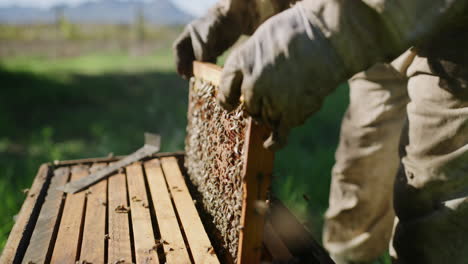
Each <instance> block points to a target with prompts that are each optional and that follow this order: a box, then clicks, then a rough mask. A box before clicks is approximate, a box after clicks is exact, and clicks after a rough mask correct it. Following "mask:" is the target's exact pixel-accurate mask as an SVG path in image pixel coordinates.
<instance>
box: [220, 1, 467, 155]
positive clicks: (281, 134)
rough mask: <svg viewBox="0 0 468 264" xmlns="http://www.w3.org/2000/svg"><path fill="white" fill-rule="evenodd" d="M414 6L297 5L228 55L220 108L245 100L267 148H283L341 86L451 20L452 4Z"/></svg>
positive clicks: (359, 3) (362, 3)
mask: <svg viewBox="0 0 468 264" xmlns="http://www.w3.org/2000/svg"><path fill="white" fill-rule="evenodd" d="M415 1H416V2H418V3H419V4H418V5H416V4H411V3H413V2H414V1H403V2H401V1H400V2H399V3H400V4H398V5H390V4H389V5H388V6H387V5H384V4H382V3H381V2H388V3H390V2H394V1H393V0H383V1H377V2H376V1H367V0H362V1H360V0H356V1H340V0H303V1H301V2H299V3H298V4H296V5H295V6H294V7H292V8H290V9H288V10H286V11H283V12H282V13H279V14H277V15H275V16H273V17H272V18H270V19H268V20H267V21H266V22H264V23H263V24H262V25H261V26H260V27H259V28H258V29H257V31H256V32H255V33H254V34H253V35H252V37H251V38H250V39H249V40H248V41H246V42H245V43H244V44H243V45H242V46H240V47H238V48H237V49H236V50H234V51H233V52H232V53H231V55H230V56H229V58H228V59H227V61H226V63H225V66H224V70H223V73H222V77H221V85H220V92H219V93H218V102H219V103H220V104H221V105H222V106H223V107H224V108H226V109H227V110H231V109H234V108H235V107H236V106H237V105H238V103H239V98H240V96H241V95H242V96H243V98H244V105H245V108H246V110H247V111H248V112H249V113H250V114H251V115H252V117H254V118H256V119H258V120H260V121H262V122H264V123H266V124H267V125H268V126H269V127H270V128H271V129H272V131H273V133H272V135H271V136H270V138H269V139H267V140H266V141H265V143H264V145H265V147H267V148H270V149H277V148H279V147H282V146H284V145H285V144H286V139H287V136H288V134H289V131H290V130H291V128H292V127H295V126H298V125H300V124H302V123H303V122H304V121H305V120H306V119H307V117H309V116H310V115H312V114H313V113H314V112H316V111H317V110H318V109H319V108H320V106H321V104H322V102H323V100H324V97H325V96H326V95H327V94H329V93H330V92H331V91H333V89H334V88H335V87H337V86H338V84H339V83H341V82H343V81H345V80H346V79H347V78H349V77H350V76H352V75H353V74H355V73H357V72H359V71H362V70H364V69H366V68H368V67H369V66H371V65H372V64H374V63H376V62H379V61H389V60H391V59H393V58H395V57H396V56H397V55H398V54H400V53H402V52H403V51H404V50H406V49H408V48H409V47H410V46H411V45H414V44H417V43H418V41H419V40H421V39H424V38H425V37H427V36H428V34H430V33H431V32H433V31H434V29H435V28H437V27H440V26H441V25H443V24H444V23H445V22H446V19H447V17H452V18H453V17H456V12H457V11H456V10H457V9H456V8H453V6H455V4H453V5H446V4H444V2H434V3H433V2H431V4H427V3H426V2H424V1H422V0H415ZM410 2H411V3H410ZM454 2H458V3H462V2H463V1H462V0H456V1H454ZM384 7H385V8H384ZM420 14H425V16H421V15H420ZM422 25H427V26H422Z"/></svg>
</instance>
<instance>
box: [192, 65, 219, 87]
mask: <svg viewBox="0 0 468 264" xmlns="http://www.w3.org/2000/svg"><path fill="white" fill-rule="evenodd" d="M222 70H223V69H222V68H221V67H220V66H218V65H216V64H212V63H207V62H200V61H194V62H193V75H194V76H195V77H196V78H199V79H202V80H204V81H207V82H209V83H211V84H212V85H214V86H219V84H220V83H221V72H222Z"/></svg>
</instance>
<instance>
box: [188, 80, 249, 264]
mask: <svg viewBox="0 0 468 264" xmlns="http://www.w3.org/2000/svg"><path fill="white" fill-rule="evenodd" d="M216 89H217V87H216V86H214V85H213V84H211V83H210V82H208V81H205V80H202V79H198V78H192V79H191V80H190V95H189V110H188V115H187V121H188V124H187V137H186V140H185V152H186V158H185V167H186V169H187V173H188V175H189V178H190V180H191V182H192V183H193V184H194V186H195V187H196V188H197V190H198V192H199V193H200V195H201V203H202V205H203V208H204V210H205V211H206V212H208V213H209V214H210V215H211V217H212V219H213V224H214V225H215V227H216V229H217V230H218V231H219V233H220V235H221V237H222V240H223V241H222V244H223V248H224V249H226V250H227V251H229V253H230V255H231V256H232V258H233V260H234V261H235V262H236V259H237V251H238V247H239V231H240V229H241V228H242V226H241V214H242V202H243V188H242V180H243V179H242V170H243V166H244V159H243V155H244V154H245V153H244V152H245V149H244V143H245V135H246V130H247V118H246V117H244V114H243V113H244V111H243V110H242V107H241V106H239V107H238V108H237V109H236V110H234V111H232V112H227V111H225V110H223V109H222V108H221V107H220V106H219V105H218V103H217V102H216V99H215V98H216Z"/></svg>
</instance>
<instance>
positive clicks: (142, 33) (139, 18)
mask: <svg viewBox="0 0 468 264" xmlns="http://www.w3.org/2000/svg"><path fill="white" fill-rule="evenodd" d="M135 18H136V19H135V20H136V33H137V39H138V42H140V44H141V43H144V42H145V40H146V33H147V32H146V31H147V29H146V18H145V13H144V9H143V3H141V2H139V3H138V4H137V8H136V12H135Z"/></svg>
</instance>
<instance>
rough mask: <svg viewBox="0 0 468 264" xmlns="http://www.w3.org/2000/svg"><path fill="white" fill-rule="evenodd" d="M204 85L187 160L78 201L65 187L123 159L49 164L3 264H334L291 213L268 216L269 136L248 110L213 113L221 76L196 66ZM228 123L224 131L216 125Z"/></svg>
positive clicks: (120, 176) (159, 162)
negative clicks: (246, 113) (266, 146)
mask: <svg viewBox="0 0 468 264" xmlns="http://www.w3.org/2000/svg"><path fill="white" fill-rule="evenodd" d="M195 75H196V78H198V79H199V83H197V82H196V81H195V80H193V81H192V84H191V89H190V90H191V91H190V93H191V94H190V107H189V111H188V135H187V142H186V143H187V153H186V155H184V153H183V152H179V153H160V154H155V155H152V156H150V157H147V158H145V159H144V160H141V161H139V162H136V163H134V164H131V165H129V166H127V167H125V168H123V169H122V170H121V171H119V172H117V173H115V174H113V175H111V176H110V177H109V178H107V179H105V180H103V181H100V182H99V183H97V184H95V185H93V186H91V187H89V188H88V189H86V190H84V191H82V192H79V193H77V194H65V193H63V192H62V191H59V190H57V187H60V186H62V185H64V184H65V183H67V182H69V181H71V180H76V179H80V178H82V177H86V176H87V175H88V174H89V173H91V172H92V171H94V170H97V169H99V168H103V167H105V166H107V165H109V164H111V163H112V162H115V161H116V160H117V158H118V157H117V158H102V159H99V158H98V159H84V160H75V161H62V162H54V164H44V165H43V166H41V167H40V169H39V172H38V174H37V176H36V178H35V180H34V182H33V185H32V186H31V188H30V190H29V192H28V194H27V196H26V199H25V202H24V203H23V206H22V208H21V211H20V212H19V214H18V216H17V218H16V223H15V225H14V227H13V229H12V231H11V233H10V236H9V238H8V241H7V243H6V245H5V248H4V250H3V252H2V256H1V258H0V263H2V264H3V263H8V264H9V263H25V264H34V263H36V264H39V263H60V264H61V263H83V264H85V263H112V264H117V263H138V264H140V263H142V264H143V263H145V264H146V263H177V264H178V263H200V264H202V263H233V262H234V261H236V262H237V263H242V264H246V263H248V264H250V263H259V262H260V260H262V261H266V262H267V263H268V262H271V261H276V262H278V263H279V262H281V263H333V262H332V261H331V259H330V258H329V257H328V256H327V254H326V253H325V251H324V250H323V249H322V248H321V247H320V246H319V245H318V244H317V243H316V242H315V241H314V240H313V239H312V237H311V236H310V235H308V232H307V231H306V230H305V229H304V228H303V226H302V225H301V224H299V222H298V221H297V220H296V219H295V218H294V216H293V215H292V214H291V213H290V212H289V211H288V210H287V209H286V208H285V207H284V206H282V205H281V203H279V202H275V203H273V204H270V205H269V207H270V210H266V209H267V207H268V203H267V201H266V198H267V191H268V188H269V185H270V176H271V169H272V162H273V153H270V152H267V151H266V150H264V149H263V147H262V142H263V140H264V139H265V137H266V136H267V134H268V131H267V130H266V129H264V128H262V127H260V126H258V125H257V124H255V123H253V122H252V121H251V120H250V119H249V118H247V117H245V116H243V114H239V113H240V111H241V110H242V109H241V108H239V109H238V110H236V111H234V112H233V113H225V112H223V111H222V110H221V109H219V108H216V107H217V106H216V105H213V102H214V101H213V100H214V99H213V96H214V95H215V93H216V91H215V90H214V89H216V87H215V86H216V84H217V82H219V75H220V69H219V68H217V67H216V66H213V65H206V64H196V67H195ZM203 85H205V88H202V87H203ZM208 86H210V87H208ZM199 87H200V89H206V90H198V89H199ZM210 89H211V90H210ZM207 91H208V92H207ZM194 92H196V93H194ZM201 100H208V101H207V102H206V101H205V102H203V101H201ZM205 103H207V104H208V107H211V109H206V110H207V111H206V112H204V111H205V110H203V109H200V107H202V105H204V104H205ZM197 111H198V114H199V115H203V114H209V112H210V111H211V113H212V117H211V118H208V117H204V118H205V119H202V120H203V121H204V123H206V124H207V127H202V126H203V124H200V123H197V121H196V120H195V119H194V115H197ZM216 112H218V114H217V115H218V116H217V118H216V119H214V116H215V114H216ZM219 122H221V123H222V124H223V125H222V127H221V128H222V129H221V128H219V127H218V126H219V125H213V124H219ZM236 125H237V126H238V127H237V128H234V129H232V128H233V126H236ZM197 129H198V130H197ZM210 129H214V130H210ZM194 131H197V132H196V133H194ZM210 131H211V132H210ZM212 135H216V136H215V137H213V136H212ZM221 136H224V137H225V138H224V139H222V137H221ZM197 137H200V138H198V139H197ZM208 139H209V140H211V143H209V144H211V145H206V146H205V145H204V143H206V140H208ZM213 144H215V147H213ZM200 153H202V154H203V155H200ZM184 164H185V166H184ZM185 167H186V168H185ZM233 168H234V169H233ZM187 172H188V173H187ZM224 201H226V202H225V203H224ZM219 212H221V213H219ZM265 213H266V214H265ZM265 218H267V220H266V222H265V221H264V220H265Z"/></svg>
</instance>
